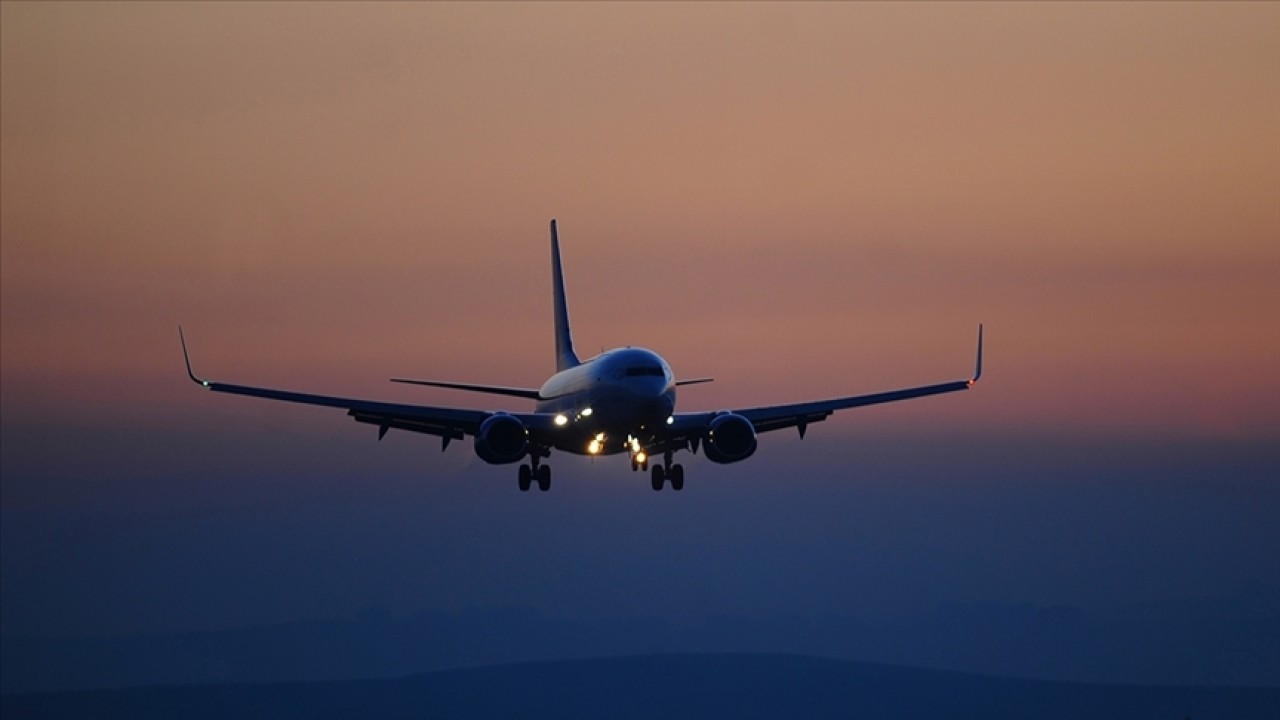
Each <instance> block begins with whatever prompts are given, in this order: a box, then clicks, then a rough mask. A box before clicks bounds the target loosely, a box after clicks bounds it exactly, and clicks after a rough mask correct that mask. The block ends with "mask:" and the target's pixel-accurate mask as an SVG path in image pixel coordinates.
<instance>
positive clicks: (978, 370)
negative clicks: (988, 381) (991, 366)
mask: <svg viewBox="0 0 1280 720" xmlns="http://www.w3.org/2000/svg"><path fill="white" fill-rule="evenodd" d="M981 377H982V323H978V365H977V367H976V368H974V370H973V377H971V378H969V386H970V387H972V386H973V384H974V383H976V382H978V379H979V378H981Z"/></svg>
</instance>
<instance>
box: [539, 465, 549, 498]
mask: <svg viewBox="0 0 1280 720" xmlns="http://www.w3.org/2000/svg"><path fill="white" fill-rule="evenodd" d="M538 489H539V490H541V491H542V492H546V491H548V490H550V489H551V467H550V466H548V465H543V466H542V467H540V468H538Z"/></svg>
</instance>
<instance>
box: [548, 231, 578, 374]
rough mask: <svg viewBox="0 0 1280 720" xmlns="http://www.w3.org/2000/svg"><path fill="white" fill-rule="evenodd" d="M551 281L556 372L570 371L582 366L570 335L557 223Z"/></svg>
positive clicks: (552, 241) (553, 240) (552, 233)
mask: <svg viewBox="0 0 1280 720" xmlns="http://www.w3.org/2000/svg"><path fill="white" fill-rule="evenodd" d="M551 280H552V283H553V285H554V287H553V293H554V295H553V298H552V300H553V302H554V305H555V315H556V372H560V371H561V370H568V369H569V368H571V367H574V366H576V365H579V364H580V361H579V360H578V355H577V354H576V353H575V352H574V351H573V336H572V335H571V334H570V333H569V306H568V304H567V303H566V302H565V299H564V271H562V270H561V269H560V234H559V233H557V232H556V221H555V220H552V221H551Z"/></svg>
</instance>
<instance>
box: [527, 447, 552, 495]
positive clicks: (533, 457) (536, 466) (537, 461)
mask: <svg viewBox="0 0 1280 720" xmlns="http://www.w3.org/2000/svg"><path fill="white" fill-rule="evenodd" d="M541 460H542V456H541V455H539V454H536V453H529V464H528V465H521V466H520V491H521V492H529V488H530V487H531V486H532V485H533V482H534V481H535V480H536V481H537V482H538V489H539V490H541V491H542V492H546V491H548V490H550V489H551V468H550V467H549V466H547V465H543V464H541Z"/></svg>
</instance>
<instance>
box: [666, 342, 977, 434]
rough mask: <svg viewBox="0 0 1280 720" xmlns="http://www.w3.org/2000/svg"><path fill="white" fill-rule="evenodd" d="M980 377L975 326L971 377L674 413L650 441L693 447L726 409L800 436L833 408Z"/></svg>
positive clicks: (943, 389) (923, 393) (934, 390)
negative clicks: (796, 431)
mask: <svg viewBox="0 0 1280 720" xmlns="http://www.w3.org/2000/svg"><path fill="white" fill-rule="evenodd" d="M980 377H982V326H981V325H979V326H978V360H977V367H976V368H975V369H974V372H973V377H971V378H969V379H968V380H955V381H952V382H944V383H938V384H936V385H921V386H918V387H911V388H902V389H900V390H889V391H887V392H879V393H872V394H870V395H851V396H849V397H839V398H830V399H827V400H815V401H812V402H803V403H792V404H789V405H769V406H765V407H754V408H746V409H742V410H728V411H719V412H700V413H676V414H675V415H674V416H673V417H672V419H671V422H670V423H668V425H667V427H666V428H665V429H664V431H663V432H662V433H661V436H660V439H659V440H658V441H657V442H655V443H654V448H655V449H656V450H664V449H680V448H684V447H690V448H694V449H696V448H697V445H698V442H699V441H700V440H701V439H703V437H704V436H705V435H706V432H707V428H708V426H709V425H710V423H711V421H712V420H714V419H715V418H716V416H717V415H722V414H724V413H725V412H730V413H733V414H736V415H740V416H742V417H743V418H746V419H747V420H748V421H750V422H751V425H752V426H753V427H754V428H755V431H756V432H757V433H762V432H769V431H770V430H781V429H783V428H789V427H794V428H798V429H799V431H800V437H804V433H805V430H806V429H807V428H808V426H809V423H815V422H821V421H823V420H826V419H827V418H828V417H830V416H831V413H833V412H835V411H837V410H846V409H848V408H855V407H862V406H864V405H878V404H880V403H889V402H897V401H899V400H910V399H911V398H918V397H927V396H929V395H941V394H943V393H949V392H957V391H960V390H968V389H969V388H971V387H973V384H974V383H976V382H978V379H979V378H980Z"/></svg>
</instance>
